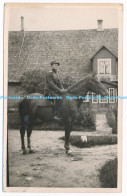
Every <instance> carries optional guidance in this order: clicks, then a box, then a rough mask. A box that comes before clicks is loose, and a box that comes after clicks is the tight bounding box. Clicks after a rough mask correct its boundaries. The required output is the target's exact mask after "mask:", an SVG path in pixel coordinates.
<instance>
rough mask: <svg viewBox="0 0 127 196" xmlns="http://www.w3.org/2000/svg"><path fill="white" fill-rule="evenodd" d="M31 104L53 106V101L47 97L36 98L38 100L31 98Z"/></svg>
mask: <svg viewBox="0 0 127 196" xmlns="http://www.w3.org/2000/svg"><path fill="white" fill-rule="evenodd" d="M32 103H33V105H34V104H35V105H36V106H38V107H45V108H49V107H54V102H53V101H52V100H47V99H38V100H32Z"/></svg>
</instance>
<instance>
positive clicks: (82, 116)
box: [76, 107, 96, 130]
mask: <svg viewBox="0 0 127 196" xmlns="http://www.w3.org/2000/svg"><path fill="white" fill-rule="evenodd" d="M76 124H78V125H82V127H84V128H89V129H92V130H96V118H95V112H94V111H93V110H92V109H91V108H90V107H87V108H86V109H82V108H81V109H80V110H79V117H78V119H77V122H76Z"/></svg>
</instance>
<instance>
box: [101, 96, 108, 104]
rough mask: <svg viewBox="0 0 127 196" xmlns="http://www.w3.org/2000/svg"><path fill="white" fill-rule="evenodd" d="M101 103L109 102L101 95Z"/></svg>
mask: <svg viewBox="0 0 127 196" xmlns="http://www.w3.org/2000/svg"><path fill="white" fill-rule="evenodd" d="M99 102H100V103H108V99H104V97H101V99H99Z"/></svg>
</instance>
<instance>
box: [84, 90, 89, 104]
mask: <svg viewBox="0 0 127 196" xmlns="http://www.w3.org/2000/svg"><path fill="white" fill-rule="evenodd" d="M87 94H89V92H88V93H87ZM88 96H89V95H86V97H87V99H84V100H83V102H84V103H86V102H89V99H88Z"/></svg>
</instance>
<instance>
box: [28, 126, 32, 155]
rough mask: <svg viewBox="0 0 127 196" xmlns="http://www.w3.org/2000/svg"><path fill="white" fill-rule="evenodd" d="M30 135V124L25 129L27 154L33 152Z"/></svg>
mask: <svg viewBox="0 0 127 196" xmlns="http://www.w3.org/2000/svg"><path fill="white" fill-rule="evenodd" d="M31 133H32V123H31V124H29V125H28V128H27V147H28V148H29V150H30V151H29V152H30V153H31V152H33V151H32V150H31V141H30V136H31Z"/></svg>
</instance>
